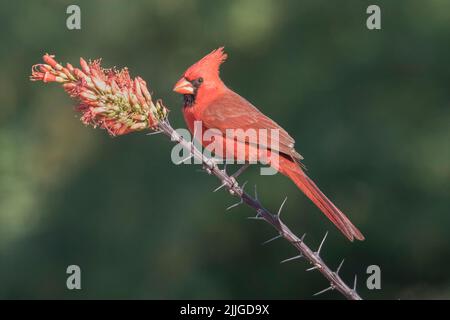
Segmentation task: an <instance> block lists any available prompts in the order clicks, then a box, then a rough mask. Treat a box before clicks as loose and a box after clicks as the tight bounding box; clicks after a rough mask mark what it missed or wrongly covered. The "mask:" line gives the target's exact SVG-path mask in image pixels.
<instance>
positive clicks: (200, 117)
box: [173, 47, 364, 241]
mask: <svg viewBox="0 0 450 320" xmlns="http://www.w3.org/2000/svg"><path fill="white" fill-rule="evenodd" d="M226 58H227V55H226V54H225V53H224V50H223V47H221V48H219V49H216V50H214V51H212V52H211V53H209V54H208V55H206V56H205V57H204V58H202V59H201V60H200V61H198V62H197V63H195V64H194V65H192V66H191V67H190V68H188V69H187V70H186V72H185V73H184V75H183V76H182V77H181V79H180V80H179V81H178V82H177V83H176V84H175V87H174V89H173V90H174V91H175V92H177V93H180V94H182V95H183V96H184V107H183V114H184V119H185V121H186V123H187V126H188V128H189V130H190V131H191V132H194V122H195V121H201V122H202V127H203V129H215V130H216V132H217V134H216V136H215V139H223V140H226V134H225V130H226V129H243V130H247V129H255V130H259V129H268V130H271V129H278V130H279V131H278V132H279V138H278V141H277V142H278V143H277V144H276V145H277V150H274V149H273V148H272V149H271V145H270V143H266V144H261V143H256V144H253V145H250V146H249V145H248V143H247V141H243V140H233V143H234V146H235V148H236V147H239V146H242V144H244V145H245V157H246V160H248V159H249V158H250V157H251V156H252V155H254V153H258V152H259V151H260V150H261V149H263V148H264V149H269V152H278V153H279V159H278V161H277V162H276V163H275V162H274V163H270V165H271V166H272V167H274V169H276V170H278V171H279V172H281V173H282V174H283V175H285V176H287V177H289V178H290V179H291V180H292V181H293V182H294V183H295V184H296V185H297V187H298V188H299V189H300V190H301V191H303V192H304V193H305V195H306V196H307V197H308V198H309V199H310V200H311V201H312V202H313V203H314V204H315V205H316V206H317V207H318V208H319V209H320V210H321V211H322V212H323V213H324V214H325V215H326V216H327V217H328V219H330V220H331V221H332V222H333V223H334V224H335V225H336V227H337V228H338V229H339V230H340V231H341V232H342V233H343V234H344V235H345V236H346V237H347V238H348V239H349V240H350V241H353V239H355V238H356V239H358V240H364V236H363V235H362V234H361V232H360V231H359V230H358V229H357V228H356V227H355V226H354V225H353V224H352V223H351V222H350V220H349V219H348V218H347V217H346V216H345V215H344V214H343V213H342V212H341V211H340V210H339V209H338V208H337V207H336V206H335V205H334V204H333V203H332V202H331V201H330V200H329V199H328V198H327V197H326V196H325V195H324V194H323V193H322V191H320V189H319V188H318V187H317V186H316V184H315V183H314V182H313V181H312V180H311V179H310V178H309V177H308V176H307V175H306V174H305V172H304V171H303V169H302V164H301V163H300V161H301V160H302V159H303V157H302V156H301V155H300V154H299V153H297V152H296V151H295V149H294V143H295V141H294V139H293V138H292V137H291V136H290V135H289V134H288V133H287V132H286V131H285V130H284V129H283V128H281V127H280V126H279V125H278V124H277V123H275V121H273V120H272V119H270V118H269V117H267V116H266V115H264V114H263V113H262V112H260V111H259V110H258V109H257V108H256V107H255V106H253V105H252V104H251V103H250V102H248V101H247V100H246V99H244V98H243V97H241V96H240V95H238V94H237V93H235V92H234V91H232V90H231V89H229V88H227V86H226V85H225V84H224V83H223V82H222V80H221V79H220V77H219V67H220V65H221V64H222V63H223V62H224V61H225V60H226ZM202 144H203V145H204V146H205V147H206V146H207V144H208V143H207V142H206V141H203V140H202ZM224 145H225V142H224ZM222 156H224V155H222Z"/></svg>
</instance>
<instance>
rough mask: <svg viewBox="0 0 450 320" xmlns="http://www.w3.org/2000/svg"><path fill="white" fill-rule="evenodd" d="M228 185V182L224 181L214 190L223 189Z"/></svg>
mask: <svg viewBox="0 0 450 320" xmlns="http://www.w3.org/2000/svg"><path fill="white" fill-rule="evenodd" d="M226 185H227V184H226V183H222V184H221V185H220V186H218V187H217V188H215V189H214V190H213V192H217V191H219V190H220V189H222V188H223V187H225V186H226Z"/></svg>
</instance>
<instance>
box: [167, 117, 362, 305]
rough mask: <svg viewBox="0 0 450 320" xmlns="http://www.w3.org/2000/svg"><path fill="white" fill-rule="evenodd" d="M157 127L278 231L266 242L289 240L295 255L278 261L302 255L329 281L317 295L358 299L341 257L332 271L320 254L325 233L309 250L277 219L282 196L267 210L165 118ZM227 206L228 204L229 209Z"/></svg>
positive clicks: (260, 218)
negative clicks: (333, 293)
mask: <svg viewBox="0 0 450 320" xmlns="http://www.w3.org/2000/svg"><path fill="white" fill-rule="evenodd" d="M159 129H160V130H161V132H162V133H164V134H165V135H167V136H169V137H170V138H171V139H172V141H175V142H178V143H180V144H181V145H182V146H183V147H184V148H185V149H186V150H190V153H191V156H190V157H189V158H192V157H194V158H196V159H197V160H201V162H202V163H203V165H204V167H205V169H206V170H207V171H208V173H210V174H213V175H215V176H216V177H217V178H218V179H219V180H220V181H221V186H224V187H226V188H227V189H228V191H229V192H230V193H231V194H232V195H234V196H236V197H239V198H240V201H239V202H238V203H237V204H236V205H238V204H241V203H245V204H247V205H248V206H250V207H251V208H253V209H254V210H255V211H256V216H254V217H252V218H253V219H258V220H264V221H266V222H267V223H269V224H270V225H272V226H273V227H274V228H275V229H276V230H277V231H278V233H279V235H278V236H276V237H275V238H272V239H270V240H268V241H266V243H267V242H270V241H272V240H275V239H278V238H281V237H282V238H284V239H286V240H287V241H289V243H290V244H291V245H293V246H294V247H295V248H296V249H297V250H298V251H299V255H297V256H294V257H292V258H289V259H286V260H283V261H282V263H283V262H287V261H291V260H294V259H299V258H301V257H304V258H305V259H306V260H307V261H308V262H309V263H310V264H311V265H312V267H311V268H309V269H307V271H312V270H316V269H317V270H318V271H319V272H320V273H321V274H322V275H323V276H324V277H325V278H326V279H327V280H328V281H329V282H330V286H329V287H328V288H326V289H324V290H322V291H320V292H317V293H316V294H315V295H319V294H322V293H324V292H327V291H329V290H334V289H336V290H338V291H339V292H340V293H341V294H342V295H344V297H346V298H347V299H349V300H362V299H361V297H360V296H359V295H358V293H357V292H356V277H355V282H354V286H353V288H350V287H349V286H348V285H347V284H346V283H345V282H344V281H343V280H342V278H341V277H340V276H339V271H340V269H341V267H342V264H343V262H344V261H343V260H342V262H341V263H340V265H339V267H338V268H337V269H336V271H332V270H331V269H330V268H329V267H328V266H327V265H326V263H325V262H324V261H323V260H322V258H321V257H320V250H321V248H322V245H323V243H324V241H325V239H326V236H327V235H325V237H324V238H323V240H322V243H321V244H320V246H319V249H318V250H317V251H313V250H311V249H310V248H309V247H308V246H307V245H306V244H305V242H304V241H303V239H304V236H303V237H302V238H299V237H297V236H296V235H295V234H294V233H293V232H292V231H291V230H290V229H289V228H288V227H287V226H286V225H285V224H284V223H283V222H282V221H281V218H280V213H281V209H282V207H283V205H284V203H285V201H286V199H285V200H284V201H283V203H282V205H281V207H280V210H279V211H278V213H277V214H273V213H271V212H270V211H269V210H267V209H266V208H264V207H263V206H262V204H261V202H260V201H259V200H258V198H257V195H256V194H255V197H252V196H250V195H249V194H248V193H246V192H245V191H244V186H239V184H238V183H237V182H236V180H235V179H234V178H233V177H232V176H229V175H228V174H227V173H226V172H225V170H221V169H220V168H219V167H218V166H217V164H216V163H215V162H214V160H213V159H211V158H208V157H206V156H204V155H203V154H202V152H201V151H199V150H198V149H197V148H196V147H195V146H194V144H192V143H191V142H189V141H187V140H185V139H183V137H182V136H180V135H179V134H178V133H177V132H176V131H175V130H174V129H173V128H172V126H171V125H170V124H169V122H168V121H167V120H166V121H162V122H160V123H159ZM236 205H233V206H231V207H234V206H236ZM231 207H229V208H230V209H231Z"/></svg>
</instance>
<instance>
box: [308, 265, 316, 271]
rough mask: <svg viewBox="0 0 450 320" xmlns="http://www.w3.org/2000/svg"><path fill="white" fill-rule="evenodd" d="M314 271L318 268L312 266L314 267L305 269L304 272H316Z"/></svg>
mask: <svg viewBox="0 0 450 320" xmlns="http://www.w3.org/2000/svg"><path fill="white" fill-rule="evenodd" d="M316 269H319V267H318V266H314V267H311V268H308V269H306V271H313V270H316Z"/></svg>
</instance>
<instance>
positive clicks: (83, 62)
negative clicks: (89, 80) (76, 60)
mask: <svg viewBox="0 0 450 320" xmlns="http://www.w3.org/2000/svg"><path fill="white" fill-rule="evenodd" d="M80 66H81V69H82V70H83V72H84V73H86V74H90V73H91V70H90V68H89V65H88V64H87V62H86V60H84V59H83V58H80Z"/></svg>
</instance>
